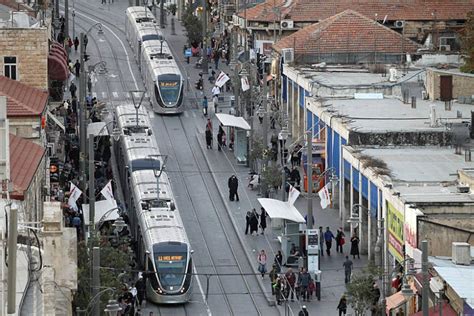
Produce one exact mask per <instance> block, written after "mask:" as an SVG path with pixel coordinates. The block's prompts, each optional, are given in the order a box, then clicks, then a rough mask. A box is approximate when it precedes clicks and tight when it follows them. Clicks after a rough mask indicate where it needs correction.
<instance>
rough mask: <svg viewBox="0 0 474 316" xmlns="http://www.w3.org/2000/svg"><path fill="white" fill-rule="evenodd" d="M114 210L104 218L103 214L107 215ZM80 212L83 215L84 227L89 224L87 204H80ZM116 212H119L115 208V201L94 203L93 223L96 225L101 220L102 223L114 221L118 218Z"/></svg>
mask: <svg viewBox="0 0 474 316" xmlns="http://www.w3.org/2000/svg"><path fill="white" fill-rule="evenodd" d="M114 208H115V210H113V211H112V212H110V213H109V214H107V215H106V216H104V215H105V213H107V212H108V211H110V210H112V209H114ZM82 211H83V213H84V221H85V223H86V225H88V224H89V204H82ZM118 211H119V210H118V208H117V201H115V200H102V201H96V202H95V216H94V223H95V224H98V223H99V222H100V221H101V220H102V221H103V222H105V221H113V220H116V219H117V218H119V217H120V215H119V213H118ZM102 217H104V218H102Z"/></svg>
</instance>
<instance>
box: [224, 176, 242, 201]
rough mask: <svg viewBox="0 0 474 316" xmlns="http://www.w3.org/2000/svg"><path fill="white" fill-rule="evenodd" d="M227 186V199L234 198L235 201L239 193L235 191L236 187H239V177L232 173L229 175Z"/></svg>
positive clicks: (237, 199) (232, 199)
mask: <svg viewBox="0 0 474 316" xmlns="http://www.w3.org/2000/svg"><path fill="white" fill-rule="evenodd" d="M227 185H228V187H229V200H231V201H234V198H235V199H236V201H237V202H238V201H239V194H238V193H237V189H238V188H239V179H237V177H236V176H235V174H233V175H232V176H230V178H229V181H228V183H227Z"/></svg>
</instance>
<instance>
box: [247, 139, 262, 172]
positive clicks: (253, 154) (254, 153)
mask: <svg viewBox="0 0 474 316" xmlns="http://www.w3.org/2000/svg"><path fill="white" fill-rule="evenodd" d="M251 142H252V143H251V146H250V153H249V162H250V166H251V169H252V170H253V171H256V172H257V173H258V163H259V162H260V160H262V159H263V153H264V150H265V148H264V147H263V140H262V139H261V138H256V139H252V140H251Z"/></svg>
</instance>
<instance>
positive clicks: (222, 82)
mask: <svg viewBox="0 0 474 316" xmlns="http://www.w3.org/2000/svg"><path fill="white" fill-rule="evenodd" d="M229 80H230V78H229V76H227V74H226V73H225V72H223V71H221V73H220V74H219V76H217V79H216V82H215V85H216V86H218V87H219V88H222V86H223V85H225V83H226V82H227V81H229Z"/></svg>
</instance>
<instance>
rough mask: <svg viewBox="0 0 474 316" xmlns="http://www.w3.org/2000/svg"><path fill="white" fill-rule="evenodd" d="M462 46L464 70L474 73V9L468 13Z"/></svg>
mask: <svg viewBox="0 0 474 316" xmlns="http://www.w3.org/2000/svg"><path fill="white" fill-rule="evenodd" d="M461 48H462V53H463V55H464V62H465V64H464V65H463V66H462V67H461V71H462V72H468V73H474V11H471V12H469V13H468V14H467V19H466V24H465V27H464V29H463V34H462V37H461Z"/></svg>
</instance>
